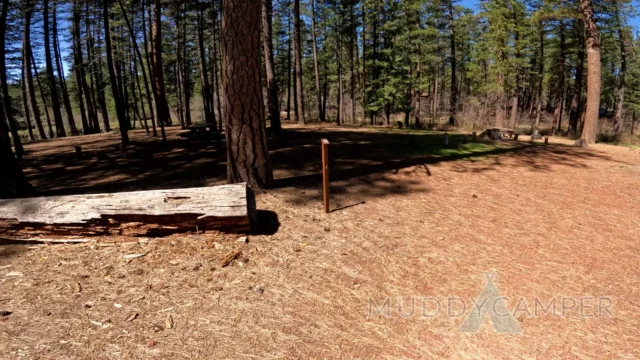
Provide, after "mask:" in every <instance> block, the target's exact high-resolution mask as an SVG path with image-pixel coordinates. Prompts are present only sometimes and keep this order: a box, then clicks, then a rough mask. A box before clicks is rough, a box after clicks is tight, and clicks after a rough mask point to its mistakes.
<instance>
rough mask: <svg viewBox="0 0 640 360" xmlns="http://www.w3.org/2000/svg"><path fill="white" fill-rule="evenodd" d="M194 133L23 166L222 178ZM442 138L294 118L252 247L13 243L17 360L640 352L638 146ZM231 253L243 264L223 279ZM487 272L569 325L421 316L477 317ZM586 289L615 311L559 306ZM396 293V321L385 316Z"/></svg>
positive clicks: (4, 267) (147, 183)
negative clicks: (324, 147) (466, 329)
mask: <svg viewBox="0 0 640 360" xmlns="http://www.w3.org/2000/svg"><path fill="white" fill-rule="evenodd" d="M179 132H180V131H179V130H178V129H170V130H169V146H164V145H161V144H160V141H159V139H152V138H150V137H148V136H147V135H146V134H144V132H134V133H132V146H130V147H129V148H128V149H127V151H126V152H121V151H120V150H119V149H118V147H117V145H118V142H119V137H118V135H117V134H109V135H92V136H85V137H78V138H68V139H61V140H53V141H48V142H41V143H35V144H30V145H28V146H27V150H28V152H29V154H28V155H27V156H26V158H25V160H24V163H23V165H24V167H25V169H26V171H27V174H28V177H29V179H30V180H31V182H32V183H33V184H34V185H36V186H37V188H38V189H39V190H41V191H42V193H43V194H44V195H54V194H75V193H99V192H111V191H124V190H140V189H154V188H172V187H174V188H175V187H191V186H206V185H213V184H218V183H223V182H224V179H225V160H224V158H225V155H224V151H219V150H217V149H216V147H215V145H210V144H208V143H206V142H193V141H191V142H190V141H188V140H185V139H181V138H179V137H178V136H177V134H178V133H179ZM323 137H326V138H328V139H329V140H330V141H331V148H330V153H331V157H332V164H331V171H332V175H331V176H332V180H333V181H332V184H331V191H332V209H335V210H334V211H333V212H331V213H330V214H324V213H323V211H322V204H321V201H322V195H321V190H320V189H321V187H320V184H321V183H320V177H319V172H320V169H321V165H320V148H319V141H320V139H321V138H323ZM442 137H443V133H438V132H427V131H424V132H416V131H406V130H382V129H369V128H356V127H336V126H330V125H325V126H323V125H315V126H308V127H304V128H301V127H297V126H287V127H286V136H284V137H282V138H279V139H272V140H271V143H270V149H272V154H271V155H272V161H273V165H274V169H275V171H274V172H275V177H276V184H275V188H274V189H270V190H267V191H259V192H258V194H257V201H258V208H259V209H261V210H270V211H273V212H275V213H276V214H277V221H276V220H275V219H270V221H272V222H274V224H275V225H276V226H275V228H274V229H273V231H271V232H268V233H258V234H254V235H251V236H249V242H248V243H247V244H244V243H242V242H238V241H237V238H238V235H229V234H196V233H193V234H183V235H173V236H171V237H169V238H164V239H135V240H132V239H121V238H102V239H99V241H98V242H96V243H91V244H81V245H56V246H46V245H43V246H30V247H27V246H1V247H0V289H1V291H0V310H8V311H11V312H13V314H11V315H9V316H4V317H0V354H3V355H2V356H0V357H2V358H56V359H58V358H92V359H102V358H104V359H107V358H109V359H115V358H128V359H130V358H133V359H149V358H152V359H155V358H157V359H168V358H171V359H187V358H252V357H256V358H371V357H398V358H443V357H444V358H503V357H507V356H508V355H509V354H511V355H514V356H516V357H522V358H534V357H540V358H558V357H563V358H567V357H577V358H601V357H606V358H635V357H640V350H639V348H638V346H637V345H638V343H637V339H638V338H640V315H639V312H638V305H637V304H638V302H637V297H638V295H640V277H638V274H640V243H639V242H638V239H639V238H640V217H639V216H638V214H640V202H639V201H638V199H640V186H638V184H640V149H637V148H627V147H619V146H611V145H600V144H598V145H594V146H592V147H590V148H588V149H582V148H575V147H572V146H570V144H569V142H568V141H565V140H562V139H559V138H552V139H551V143H550V144H549V145H548V146H545V145H542V144H540V143H538V144H536V145H531V144H530V143H529V142H528V141H529V138H528V137H526V136H524V137H523V138H522V139H521V141H519V142H517V143H516V142H514V141H506V142H504V143H502V144H495V143H485V142H480V143H468V144H463V143H461V139H462V138H461V136H460V135H456V134H452V136H451V146H449V147H446V148H445V147H443V146H442V145H441V144H442ZM76 145H81V146H82V149H83V153H84V155H83V156H82V157H80V158H78V157H76V155H75V149H74V147H75V146H76ZM234 250H242V255H241V256H240V257H239V259H237V260H236V261H235V262H233V263H232V264H231V265H230V266H227V267H222V266H221V259H222V258H223V257H224V256H225V255H227V254H228V253H230V252H231V251H234ZM139 253H140V254H146V256H145V257H141V258H138V259H134V260H126V259H124V258H123V256H124V255H127V254H139ZM490 272H495V274H496V278H495V284H496V285H497V287H498V289H499V291H500V294H501V295H502V296H504V297H507V298H508V300H507V305H508V308H509V309H510V310H513V309H514V308H515V307H516V306H517V303H516V301H517V300H518V299H519V298H521V297H522V298H525V299H526V301H527V302H528V304H529V305H530V309H532V308H533V305H531V304H532V303H533V302H534V299H539V300H540V301H541V302H542V303H544V305H547V304H548V303H549V302H550V301H551V300H553V299H557V300H558V303H557V304H558V309H557V311H556V314H551V313H547V314H541V315H540V316H533V314H532V316H527V315H526V314H523V313H520V316H517V317H516V321H517V322H518V324H519V326H520V328H521V329H522V331H523V332H522V333H520V334H515V335H507V334H500V333H496V332H495V331H494V328H493V327H492V326H491V323H490V322H489V319H488V318H487V319H485V323H484V324H483V325H482V327H481V329H480V331H479V332H478V333H475V334H463V333H460V332H459V328H460V326H461V325H462V323H463V322H464V320H465V316H462V315H457V316H447V314H446V304H445V303H443V304H442V312H441V313H439V314H438V315H437V316H427V317H423V307H422V302H421V300H420V299H422V298H423V297H431V298H437V299H447V298H451V297H455V298H460V299H465V300H467V299H468V304H469V305H470V304H472V303H471V300H470V299H477V298H478V296H479V294H480V292H481V291H482V289H483V287H484V286H485V273H490ZM586 296H591V297H601V296H606V297H609V298H610V299H611V300H612V311H613V317H612V318H609V317H598V316H590V317H587V316H580V314H579V312H578V310H577V307H576V308H574V309H572V310H570V311H568V313H567V314H566V315H565V316H559V315H558V314H557V313H559V312H560V308H559V307H560V305H561V303H560V299H561V298H562V297H572V298H579V297H586ZM412 297H413V298H414V299H416V302H415V309H414V313H413V314H411V306H410V305H411V302H410V301H411V300H410V299H411V298H412ZM400 298H402V299H404V303H403V305H404V306H403V307H402V309H400V310H401V311H400V312H402V313H404V314H405V317H402V316H400V314H399V311H398V302H400ZM386 299H389V301H390V305H391V306H390V317H389V318H387V317H385V316H378V315H375V314H371V313H370V307H371V304H372V303H373V304H376V305H378V306H380V305H382V304H384V302H385V300H386ZM588 304H590V305H594V304H593V302H591V303H588ZM596 305H597V301H596ZM458 306H459V305H458ZM428 310H429V315H432V314H433V304H432V303H431V305H430V307H429V309H428ZM469 310H470V309H469V308H467V312H468V311H469ZM459 311H460V308H459V307H457V308H455V309H453V314H452V315H456V314H457V313H459ZM530 311H532V312H533V310H530ZM593 313H594V310H588V311H587V315H593ZM407 314H409V316H406V315H407ZM372 315H373V316H372Z"/></svg>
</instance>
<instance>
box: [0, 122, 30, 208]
mask: <svg viewBox="0 0 640 360" xmlns="http://www.w3.org/2000/svg"><path fill="white" fill-rule="evenodd" d="M0 112H1V110H0ZM0 115H3V114H0ZM0 170H1V171H2V176H0V199H13V198H20V197H28V196H32V195H35V190H34V189H33V187H31V185H30V184H29V182H28V181H27V178H26V177H25V176H24V173H23V172H22V169H21V168H20V165H19V164H18V161H17V160H16V157H15V156H14V155H13V151H11V143H10V140H9V134H8V132H7V131H6V124H5V123H4V121H0Z"/></svg>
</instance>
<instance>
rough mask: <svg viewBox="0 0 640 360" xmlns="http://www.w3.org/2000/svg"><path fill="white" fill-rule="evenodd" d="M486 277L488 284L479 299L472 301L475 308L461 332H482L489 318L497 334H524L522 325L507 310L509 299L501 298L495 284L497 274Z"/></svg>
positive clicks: (486, 274)
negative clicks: (483, 323)
mask: <svg viewBox="0 0 640 360" xmlns="http://www.w3.org/2000/svg"><path fill="white" fill-rule="evenodd" d="M484 277H485V279H486V281H487V283H486V285H485V286H484V289H482V292H480V295H478V298H477V299H472V301H473V308H472V310H471V312H470V313H469V315H468V316H467V318H466V320H465V322H464V323H463V324H462V326H461V327H460V330H459V331H460V332H462V333H476V332H478V330H480V327H481V326H482V322H483V321H484V319H485V318H486V317H488V318H489V320H490V323H491V325H492V326H493V330H494V331H495V332H497V333H500V334H519V333H522V329H521V328H520V325H518V322H517V321H516V319H515V318H514V317H513V314H512V313H511V312H510V311H509V309H507V305H506V304H505V300H507V298H506V297H503V296H500V292H499V291H498V287H497V286H496V284H495V278H496V274H495V273H493V274H490V273H485V275H484Z"/></svg>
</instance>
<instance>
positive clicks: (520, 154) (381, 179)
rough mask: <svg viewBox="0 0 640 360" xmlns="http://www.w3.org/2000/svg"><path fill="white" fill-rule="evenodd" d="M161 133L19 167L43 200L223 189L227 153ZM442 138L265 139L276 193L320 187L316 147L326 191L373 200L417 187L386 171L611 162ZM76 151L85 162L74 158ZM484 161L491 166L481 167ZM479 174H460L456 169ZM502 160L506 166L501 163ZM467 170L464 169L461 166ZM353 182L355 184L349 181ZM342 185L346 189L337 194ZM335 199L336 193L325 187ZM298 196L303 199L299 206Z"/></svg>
mask: <svg viewBox="0 0 640 360" xmlns="http://www.w3.org/2000/svg"><path fill="white" fill-rule="evenodd" d="M179 133H180V130H179V129H177V128H168V129H167V134H168V144H163V143H162V142H161V141H160V139H158V138H153V137H150V136H147V135H146V134H145V132H144V131H132V132H131V133H130V137H131V145H130V146H129V147H128V148H127V151H126V152H122V151H121V150H119V148H118V144H119V140H120V139H119V137H118V136H117V134H114V133H112V134H101V135H90V136H86V137H72V138H65V139H56V140H51V141H47V142H39V143H37V144H34V145H30V146H28V147H29V150H30V154H29V155H28V156H27V157H25V160H24V162H23V167H24V168H25V172H26V174H27V176H28V178H29V180H30V181H31V182H32V184H34V185H35V186H36V187H37V189H38V190H40V191H41V193H42V195H67V194H89V193H109V192H120V191H136V190H151V189H168V188H184V187H197V186H210V185H216V184H222V183H224V182H225V180H226V152H225V151H224V150H221V149H219V148H218V147H216V146H215V145H214V144H213V143H211V142H208V141H193V140H187V139H183V138H180V137H179V136H178V134H179ZM443 136H444V133H438V132H429V131H411V130H402V131H399V130H389V129H385V130H378V129H370V128H356V127H344V126H343V127H337V126H323V125H312V126H308V127H288V128H286V129H285V130H284V131H283V134H282V135H281V136H279V137H277V138H272V139H270V140H269V148H270V150H271V159H272V163H273V168H274V176H275V178H276V180H275V184H274V186H275V187H276V188H298V189H304V188H311V189H315V188H317V187H318V185H319V184H320V183H321V179H322V178H321V171H322V165H321V153H320V139H322V138H327V139H328V140H329V141H330V143H331V145H330V150H329V151H330V158H331V162H330V171H331V181H332V182H338V183H339V182H344V183H345V184H346V182H349V185H350V186H351V185H353V186H362V188H363V189H365V190H366V191H367V192H369V193H370V194H371V195H372V196H387V195H393V194H398V193H407V192H409V191H413V189H414V188H415V186H414V185H417V183H418V182H419V181H418V180H415V181H411V180H409V181H403V182H402V183H399V182H397V181H393V179H389V178H388V177H386V176H381V175H382V174H385V173H387V172H389V171H394V172H398V171H399V170H400V169H406V168H412V167H415V169H413V170H412V171H413V172H415V174H416V175H420V176H431V170H430V168H429V166H430V165H435V164H438V163H447V162H451V163H454V164H456V165H455V170H454V171H460V172H464V171H472V172H481V171H491V170H495V169H497V168H498V167H505V166H510V167H525V168H528V169H531V170H534V171H542V172H544V171H552V170H553V167H554V166H559V165H560V166H568V167H578V168H586V167H588V165H587V161H589V160H592V159H603V160H611V158H609V157H608V156H606V155H604V154H601V153H598V152H596V151H592V150H590V149H583V148H576V147H572V146H565V145H548V146H544V145H540V144H536V145H533V144H531V143H528V142H523V141H520V142H514V141H507V142H505V143H500V144H496V143H491V142H477V143H469V144H465V143H463V137H462V135H455V134H452V135H451V136H450V145H449V146H444V145H443ZM76 145H81V146H82V148H83V155H82V156H80V157H78V156H76V154H75V146H76ZM487 157H489V158H490V160H489V161H486V158H487ZM481 158H485V159H483V162H482V165H480V166H478V165H475V166H473V167H467V166H466V164H465V163H463V162H461V161H460V160H466V161H470V162H471V163H474V162H476V161H479V159H481ZM507 158H508V159H509V161H504V160H505V159H507ZM467 164H468V162H467ZM354 179H358V180H357V181H354ZM345 186H346V185H345ZM332 191H333V192H334V193H337V194H339V193H340V192H341V191H343V189H341V188H340V187H339V186H338V187H333V188H332ZM304 198H305V197H301V201H305V200H304Z"/></svg>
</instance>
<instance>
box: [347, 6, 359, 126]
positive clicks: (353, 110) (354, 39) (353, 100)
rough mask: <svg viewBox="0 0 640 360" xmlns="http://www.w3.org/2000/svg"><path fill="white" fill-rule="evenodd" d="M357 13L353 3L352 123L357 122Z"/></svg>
mask: <svg viewBox="0 0 640 360" xmlns="http://www.w3.org/2000/svg"><path fill="white" fill-rule="evenodd" d="M355 17H356V15H355V8H354V3H353V2H352V3H351V26H352V27H353V33H352V37H351V41H350V42H349V61H350V63H351V69H350V70H351V71H350V73H351V84H350V87H351V124H355V122H356V71H355V63H354V58H355V47H356V43H357V39H358V37H357V34H356V18H355Z"/></svg>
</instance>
